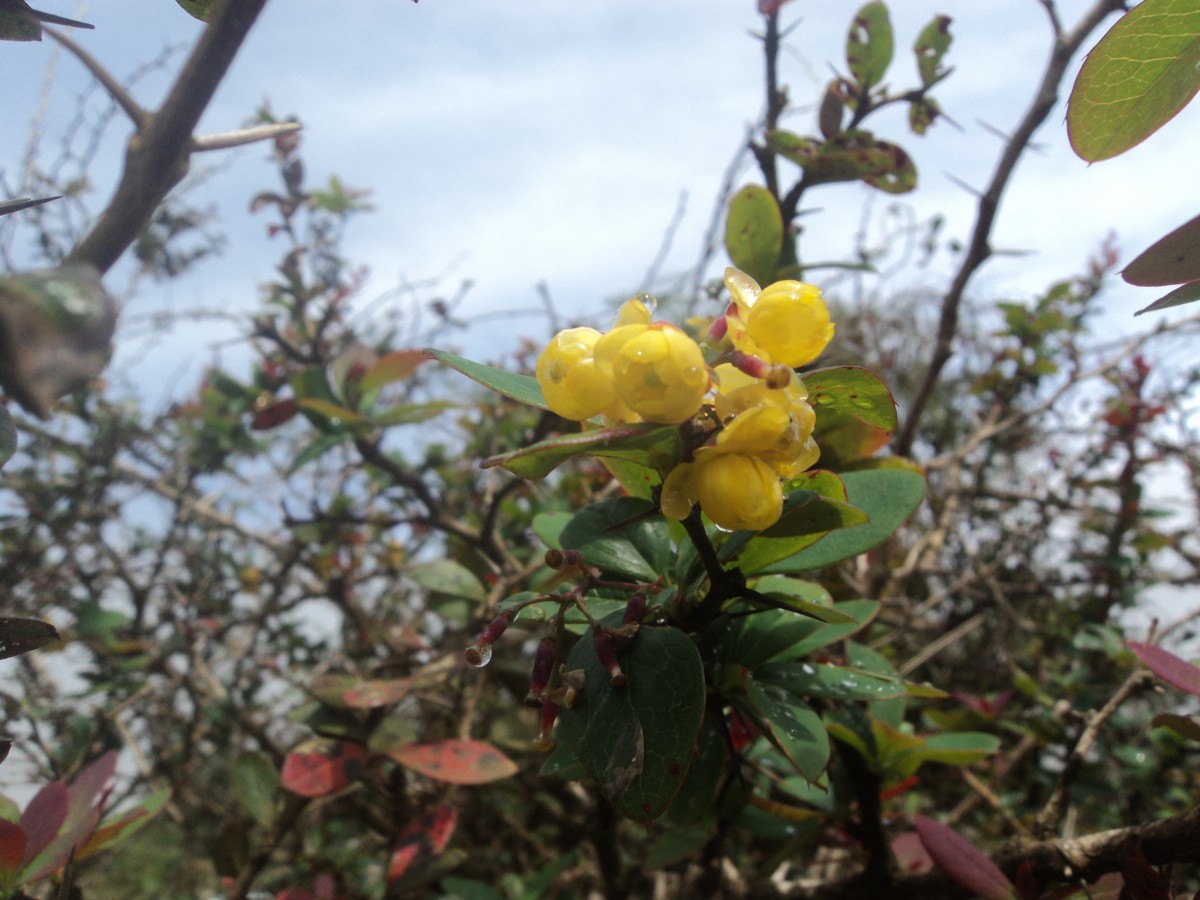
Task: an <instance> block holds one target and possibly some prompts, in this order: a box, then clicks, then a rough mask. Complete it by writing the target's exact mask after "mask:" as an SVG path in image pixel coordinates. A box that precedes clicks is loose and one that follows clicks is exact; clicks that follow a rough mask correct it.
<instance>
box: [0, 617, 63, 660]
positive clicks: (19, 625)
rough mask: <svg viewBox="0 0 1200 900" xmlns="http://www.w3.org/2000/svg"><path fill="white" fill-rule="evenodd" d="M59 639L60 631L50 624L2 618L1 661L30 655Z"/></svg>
mask: <svg viewBox="0 0 1200 900" xmlns="http://www.w3.org/2000/svg"><path fill="white" fill-rule="evenodd" d="M59 639H60V638H59V636H58V631H57V630H56V629H55V628H54V626H53V625H51V624H50V623H49V622H41V621H39V620H37V619H8V618H0V659H8V658H9V657H11V656H19V655H20V654H22V653H28V652H29V651H30V650H36V649H37V648H38V647H42V646H44V645H46V644H48V643H50V642H51V641H57V640H59Z"/></svg>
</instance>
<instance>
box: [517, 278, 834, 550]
mask: <svg viewBox="0 0 1200 900" xmlns="http://www.w3.org/2000/svg"><path fill="white" fill-rule="evenodd" d="M725 284H726V286H727V287H728V288H729V292H730V294H731V296H732V297H733V302H732V303H730V304H729V306H728V308H727V309H726V311H725V313H724V315H722V316H720V317H718V318H717V319H716V320H715V321H714V322H713V323H712V325H711V326H710V328H709V330H708V334H707V336H706V339H705V342H704V349H702V346H701V344H698V343H697V342H696V341H694V340H692V338H690V337H689V336H688V335H687V334H685V333H684V332H683V331H681V330H680V329H678V328H676V327H675V326H674V325H670V324H668V323H666V322H653V321H651V313H650V310H649V309H648V308H647V307H646V305H645V304H644V303H643V302H642V301H641V300H640V299H633V300H630V301H628V302H626V303H625V304H624V305H623V306H622V307H621V309H620V311H619V312H618V314H617V322H616V325H615V326H614V327H613V329H612V330H610V331H608V332H607V333H604V334H601V333H600V332H598V331H596V330H595V329H591V328H569V329H566V330H565V331H561V332H559V333H558V334H557V335H556V336H555V337H554V339H553V340H551V342H550V344H549V345H548V346H547V347H546V349H545V351H544V352H543V353H542V355H541V357H540V358H539V359H538V364H537V379H538V383H539V385H540V386H541V388H542V394H543V395H544V396H545V398H546V403H547V404H548V405H549V407H550V409H551V410H553V411H554V412H556V413H558V414H559V415H561V416H563V417H564V418H569V419H590V418H592V417H594V416H601V417H602V418H603V419H604V420H605V421H606V422H607V423H609V424H619V423H627V422H640V421H644V422H656V423H659V424H663V425H683V424H684V423H691V424H689V431H690V432H691V433H695V434H698V435H699V436H700V438H701V440H702V443H700V444H699V446H696V447H695V448H694V450H693V452H692V458H691V459H690V460H688V461H686V462H681V463H679V464H678V465H676V466H675V467H674V468H672V469H671V470H670V471H668V472H663V473H662V474H663V489H662V495H661V504H662V511H663V514H664V515H666V516H668V517H669V518H673V519H680V520H681V519H684V518H686V517H687V516H688V514H689V513H690V512H691V511H692V509H693V507H694V506H695V505H696V504H697V503H699V504H700V507H701V508H702V509H703V510H704V512H705V513H706V514H707V515H708V517H709V518H710V519H711V520H712V521H713V523H714V524H716V525H717V526H718V527H720V528H724V529H726V530H730V531H732V530H736V529H753V530H762V529H764V528H769V527H770V526H771V525H773V524H774V523H775V522H776V521H778V519H779V516H780V515H781V513H782V510H783V489H782V486H781V479H782V480H786V479H789V478H794V477H795V476H796V475H798V474H800V473H801V472H803V471H804V470H805V469H807V468H809V467H810V466H812V465H813V464H814V463H815V462H816V461H817V457H818V456H819V455H820V451H819V450H818V448H817V445H816V442H815V441H814V440H813V438H812V432H813V427H814V425H815V423H816V416H815V414H814V413H813V409H812V407H811V406H810V405H809V403H808V392H807V391H806V389H805V387H804V383H803V382H802V381H801V380H800V378H799V376H797V375H796V373H795V372H794V371H793V370H794V369H795V368H796V367H797V366H802V365H805V364H807V363H810V362H812V361H813V360H814V359H816V357H817V356H818V355H820V353H821V351H822V350H824V349H825V346H826V344H828V343H829V341H830V339H831V338H832V337H833V325H832V323H830V321H829V311H828V309H827V308H826V306H825V302H824V300H823V299H822V298H821V292H820V291H819V290H818V289H817V288H815V287H813V286H812V285H810V284H804V283H802V282H799V281H778V282H775V283H774V284H771V285H768V286H767V287H766V288H764V289H760V288H759V286H758V285H757V284H756V283H755V282H754V281H753V279H751V278H750V277H749V276H748V275H746V274H745V273H744V272H741V271H739V270H737V269H734V268H729V269H726V270H725ZM706 350H707V353H706ZM713 422H716V423H718V424H717V425H716V427H713V426H712V424H711V423H713Z"/></svg>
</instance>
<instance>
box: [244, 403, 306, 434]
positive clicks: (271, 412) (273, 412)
mask: <svg viewBox="0 0 1200 900" xmlns="http://www.w3.org/2000/svg"><path fill="white" fill-rule="evenodd" d="M299 411H300V407H298V406H297V405H296V401H295V399H293V398H291V397H288V398H286V399H284V400H280V401H278V402H277V403H272V404H270V405H269V406H265V407H263V408H262V409H260V410H258V412H256V413H255V414H254V419H253V421H251V423H250V428H251V429H252V430H254V431H268V430H270V429H272V428H278V427H279V426H280V425H282V424H283V423H284V422H287V421H289V420H291V419H292V418H294V417H295V415H296V413H298V412H299Z"/></svg>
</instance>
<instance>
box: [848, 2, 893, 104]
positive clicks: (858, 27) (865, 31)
mask: <svg viewBox="0 0 1200 900" xmlns="http://www.w3.org/2000/svg"><path fill="white" fill-rule="evenodd" d="M894 50H895V38H894V35H893V34H892V22H891V19H889V18H888V9H887V6H886V5H885V4H884V3H881V2H880V0H872V2H871V3H868V4H866V5H865V6H863V7H862V8H861V9H859V11H858V12H857V13H855V14H854V21H853V22H851V23H850V33H849V34H848V35H847V36H846V64H847V65H848V66H849V67H850V74H851V75H853V76H854V80H855V81H857V82H858V84H859V87H861V88H862V90H863V93H864V94H865V93H866V92H867V91H869V90H870V89H871V88H872V87H874V86H875V85H877V84H879V82H880V81H882V80H883V75H884V73H885V72H886V71H887V68H888V66H890V65H891V64H892V53H893V52H894Z"/></svg>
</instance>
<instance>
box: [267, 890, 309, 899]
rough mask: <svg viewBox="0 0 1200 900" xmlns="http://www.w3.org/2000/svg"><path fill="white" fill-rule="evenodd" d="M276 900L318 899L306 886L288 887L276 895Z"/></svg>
mask: <svg viewBox="0 0 1200 900" xmlns="http://www.w3.org/2000/svg"><path fill="white" fill-rule="evenodd" d="M275 900H316V898H315V897H313V895H312V894H311V893H309V892H308V891H306V890H305V889H304V888H287V889H285V890H282V891H280V892H279V893H278V894H276V895H275Z"/></svg>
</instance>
